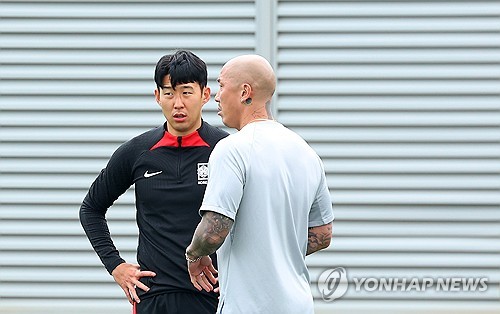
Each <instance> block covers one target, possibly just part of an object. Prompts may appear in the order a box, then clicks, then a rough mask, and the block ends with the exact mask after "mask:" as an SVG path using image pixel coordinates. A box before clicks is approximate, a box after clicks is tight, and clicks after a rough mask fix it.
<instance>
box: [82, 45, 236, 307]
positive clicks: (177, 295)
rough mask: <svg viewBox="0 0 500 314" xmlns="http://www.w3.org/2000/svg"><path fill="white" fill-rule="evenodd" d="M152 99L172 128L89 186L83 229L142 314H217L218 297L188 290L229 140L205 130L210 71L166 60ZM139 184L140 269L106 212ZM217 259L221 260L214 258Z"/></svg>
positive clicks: (133, 147)
mask: <svg viewBox="0 0 500 314" xmlns="http://www.w3.org/2000/svg"><path fill="white" fill-rule="evenodd" d="M154 79H155V82H156V85H157V88H156V89H155V91H154V94H155V98H156V102H157V103H158V104H159V105H160V107H161V109H162V112H163V115H164V116H165V118H166V122H165V123H164V124H163V125H161V126H159V127H156V128H154V129H151V130H149V131H147V132H145V133H143V134H141V135H139V136H137V137H134V138H133V139H131V140H129V141H127V142H125V143H124V144H122V145H121V146H120V147H119V148H118V149H117V150H116V151H115V152H114V154H113V155H112V156H111V158H110V160H109V162H108V164H107V165H106V167H105V168H104V169H103V170H102V171H101V173H100V174H99V176H98V177H97V178H96V179H95V181H94V182H93V184H92V185H91V187H90V189H89V191H88V194H87V195H86V197H85V199H84V200H83V203H82V205H81V208H80V221H81V224H82V226H83V228H84V230H85V233H86V234H87V237H88V238H89V240H90V242H91V244H92V246H93V248H94V250H95V251H96V253H97V254H98V256H99V258H100V259H101V261H102V263H103V264H104V266H105V267H106V269H107V271H108V272H109V273H110V274H111V275H112V276H113V278H114V280H115V281H116V282H117V283H118V284H119V285H120V287H121V288H122V289H123V291H124V292H125V295H126V296H127V298H128V300H129V302H130V303H132V304H134V303H136V304H134V306H135V305H136V310H137V313H148V314H155V313H158V314H160V313H161V314H165V313H215V311H216V308H217V302H218V300H217V294H215V293H214V292H205V291H201V292H200V291H198V290H197V289H195V288H194V287H193V286H192V285H191V284H190V283H189V280H188V279H189V275H188V272H187V266H186V262H185V259H184V250H185V248H186V247H187V246H188V245H189V243H190V240H191V236H192V234H193V232H194V230H195V228H196V226H197V225H198V223H199V222H200V216H199V215H198V209H199V207H200V205H201V201H202V198H203V195H204V192H205V188H206V185H207V182H208V164H207V163H208V158H209V155H210V153H211V152H212V150H213V148H214V146H215V144H217V142H218V141H220V140H221V139H222V138H224V137H226V136H227V135H228V134H227V133H226V132H224V131H222V130H220V129H218V128H216V127H213V126H211V125H209V124H208V123H206V122H204V121H203V119H202V115H201V110H202V107H203V105H204V104H205V103H207V102H208V101H209V99H210V88H209V87H208V86H207V67H206V64H205V62H203V61H202V60H201V59H200V58H199V57H198V56H196V55H195V54H193V53H192V52H190V51H184V50H180V51H176V52H175V53H173V54H169V55H166V56H163V57H162V58H161V59H160V60H159V61H158V63H157V65H156V70H155V76H154ZM133 184H135V198H136V202H135V203H136V209H137V213H136V218H137V226H138V229H139V243H138V247H137V261H138V265H137V264H130V263H127V262H126V261H125V260H124V259H123V258H122V257H121V256H120V254H119V252H118V250H117V249H116V247H115V246H114V244H113V241H112V239H111V236H110V233H109V228H108V225H107V222H106V218H105V216H106V212H107V210H108V208H109V207H111V205H112V204H113V202H114V201H115V200H116V199H117V198H118V197H119V196H120V195H122V194H123V193H124V192H125V191H126V190H127V189H128V188H129V187H130V186H132V185H133ZM214 257H215V256H214Z"/></svg>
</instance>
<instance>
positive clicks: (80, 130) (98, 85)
mask: <svg viewBox="0 0 500 314" xmlns="http://www.w3.org/2000/svg"><path fill="white" fill-rule="evenodd" d="M254 24H255V4H254V2H253V1H244V0H235V1H227V0H221V1H216V0H214V1H1V2H0V64H1V65H0V96H1V98H0V126H1V128H0V156H1V159H0V235H1V237H0V313H2V314H4V313H5V314H6V313H33V314H35V313H36V314H41V313H89V312H92V313H110V314H111V313H128V312H129V311H130V310H131V309H130V306H129V304H128V302H127V301H126V299H125V297H124V295H123V293H122V291H121V289H120V288H119V287H118V285H116V284H115V283H114V282H113V279H112V277H111V276H109V275H108V274H107V272H106V271H105V269H104V267H103V266H102V264H101V262H100V261H99V259H98V258H97V256H96V254H95V253H94V252H93V250H92V248H91V246H90V244H89V242H88V240H87V239H86V237H85V235H84V233H83V230H82V228H81V226H80V223H79V221H78V211H79V206H80V203H81V201H82V200H83V198H84V196H85V194H86V192H87V189H88V187H89V186H90V184H91V183H92V181H93V179H94V178H95V176H97V174H98V173H99V171H100V169H101V168H102V167H103V166H104V165H105V163H106V161H107V159H108V158H109V157H110V154H111V153H112V152H113V151H114V150H115V149H116V148H117V147H118V146H119V145H120V144H121V143H122V142H124V141H126V140H127V139H129V138H131V137H133V136H135V135H138V134H140V133H142V132H144V131H146V130H148V129H150V128H153V127H155V126H157V125H159V124H160V123H162V122H163V121H164V119H163V117H162V114H161V111H160V108H159V107H157V105H156V103H155V101H154V96H153V90H154V88H155V87H156V86H155V83H154V80H153V76H154V68H155V65H156V62H157V61H158V59H159V58H160V57H161V56H163V55H164V54H167V53H170V52H172V51H173V50H175V49H190V50H192V51H193V52H195V53H196V54H197V55H199V56H200V57H201V58H202V59H204V60H205V61H206V62H207V64H208V67H209V85H210V86H211V87H212V90H213V91H214V92H215V91H216V82H215V78H216V77H217V75H218V72H219V69H220V67H221V66H222V64H223V63H224V62H225V61H227V60H228V59H230V58H231V57H233V56H236V55H239V54H243V53H252V52H253V51H254V48H255V25H254ZM215 110H216V105H215V103H214V102H213V101H211V102H210V103H208V104H207V105H206V106H205V119H206V120H207V121H209V122H211V123H213V124H216V125H220V124H221V122H220V119H219V118H218V117H217V116H216V114H215ZM108 217H109V221H110V228H111V232H112V234H113V238H114V240H115V242H116V244H117V247H118V248H119V250H120V251H121V253H122V254H123V255H124V257H126V258H127V259H129V260H134V259H135V250H136V246H137V240H136V234H137V228H136V225H135V208H134V198H133V191H129V192H127V193H126V194H125V195H124V196H123V197H121V198H120V199H119V200H118V202H117V204H116V205H114V206H113V208H112V209H111V210H110V211H109V215H108Z"/></svg>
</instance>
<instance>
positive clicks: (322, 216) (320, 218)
mask: <svg viewBox="0 0 500 314" xmlns="http://www.w3.org/2000/svg"><path fill="white" fill-rule="evenodd" d="M321 169H322V171H321V181H320V184H319V187H318V191H317V192H316V198H315V200H314V203H313V205H312V206H311V211H310V213H309V228H311V227H317V226H322V225H325V224H327V223H330V222H332V221H333V220H334V216H333V208H332V200H331V198H330V191H329V189H328V184H327V182H326V176H325V171H324V170H323V166H322V167H321Z"/></svg>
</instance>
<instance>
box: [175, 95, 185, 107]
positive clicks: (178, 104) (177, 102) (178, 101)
mask: <svg viewBox="0 0 500 314" xmlns="http://www.w3.org/2000/svg"><path fill="white" fill-rule="evenodd" d="M182 108H184V103H183V102H182V99H181V97H175V103H174V109H182Z"/></svg>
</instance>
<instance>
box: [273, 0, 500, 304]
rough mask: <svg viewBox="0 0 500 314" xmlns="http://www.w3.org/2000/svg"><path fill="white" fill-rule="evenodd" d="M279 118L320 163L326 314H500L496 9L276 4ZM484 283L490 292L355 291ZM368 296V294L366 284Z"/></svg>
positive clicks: (319, 259) (499, 43)
mask: <svg viewBox="0 0 500 314" xmlns="http://www.w3.org/2000/svg"><path fill="white" fill-rule="evenodd" d="M277 14H278V37H277V45H278V53H277V62H278V64H279V79H280V82H279V84H278V86H279V104H278V108H279V119H280V121H281V122H283V123H284V124H286V125H288V126H290V127H291V128H293V129H294V130H296V131H297V132H299V133H300V134H302V135H303V136H304V137H305V138H306V139H307V140H308V141H309V142H310V143H311V144H312V145H313V147H314V148H315V149H316V151H317V152H319V154H320V155H321V156H322V157H323V160H324V163H325V166H326V171H327V173H328V180H329V185H330V187H331V191H332V198H333V203H334V208H335V214H336V218H337V222H336V224H335V227H334V229H335V230H334V233H335V237H334V239H333V245H331V246H330V248H329V249H328V252H326V253H324V254H317V255H312V256H311V257H310V258H308V262H309V265H311V271H312V273H313V275H312V278H314V279H317V278H318V276H319V273H320V272H321V271H323V270H325V269H327V268H331V267H333V266H336V267H344V268H345V269H346V271H347V274H348V278H349V279H350V285H349V290H348V291H347V293H346V294H345V295H344V296H343V297H342V298H341V299H340V300H336V301H334V302H333V303H330V304H327V303H325V302H323V301H321V297H320V294H319V291H318V290H316V289H315V290H314V292H315V296H316V298H317V301H318V308H320V309H324V310H325V312H329V311H327V310H328V309H331V311H332V313H358V312H360V313H361V312H363V313H389V312H390V313H424V312H426V313H438V312H439V313H442V312H446V313H486V312H489V313H500V293H499V286H498V282H499V280H500V271H499V267H500V254H499V252H500V207H499V206H500V205H499V204H500V1H307V2H306V1H278V8H277ZM363 277H365V278H366V277H368V278H370V277H376V278H383V277H385V278H387V277H396V278H412V277H418V278H422V277H433V278H438V277H488V278H489V283H490V285H489V289H488V290H487V291H486V292H475V293H474V292H448V293H446V292H444V293H443V292H442V293H439V292H434V293H432V290H433V289H429V291H428V292H427V293H425V292H417V291H415V289H413V291H412V292H399V293H398V292H389V293H387V292H378V291H376V292H369V291H363V290H361V291H355V284H354V282H353V278H358V279H359V278H363ZM372 286H373V285H372ZM334 310H335V311H334Z"/></svg>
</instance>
